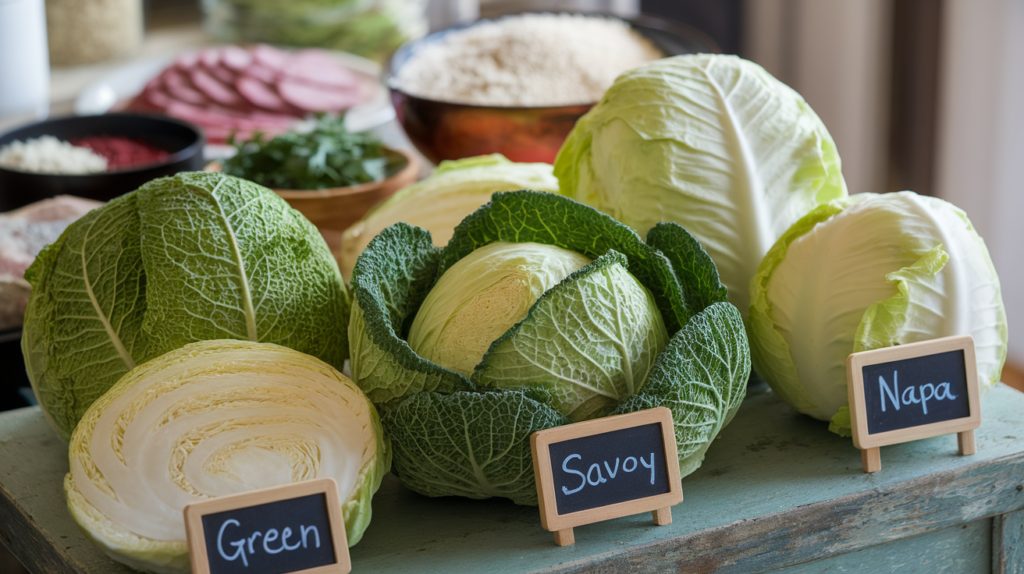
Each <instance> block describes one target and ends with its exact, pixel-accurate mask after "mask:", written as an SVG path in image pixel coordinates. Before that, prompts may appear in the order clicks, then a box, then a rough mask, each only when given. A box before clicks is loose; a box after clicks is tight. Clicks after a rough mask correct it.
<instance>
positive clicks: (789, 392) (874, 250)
mask: <svg viewBox="0 0 1024 574" xmlns="http://www.w3.org/2000/svg"><path fill="white" fill-rule="evenodd" d="M752 288H753V293H754V299H753V302H752V304H751V307H750V315H749V327H750V339H751V341H750V344H751V354H752V357H753V362H754V367H755V368H756V369H757V370H758V372H759V373H761V374H762V375H763V376H764V377H765V379H766V380H767V381H768V383H769V384H770V385H771V386H772V388H773V389H774V390H775V391H776V392H777V393H779V395H780V396H782V398H783V399H784V400H786V401H787V402H789V403H790V404H791V405H793V406H794V407H795V408H796V409H797V410H799V411H801V412H804V413H806V414H809V415H811V416H814V417H816V418H819V419H822V420H829V419H832V422H833V425H832V429H833V430H834V431H836V432H840V433H844V432H848V426H847V425H848V415H846V414H844V413H842V409H843V408H844V407H846V406H847V387H846V357H847V356H848V355H849V354H850V353H854V352H860V351H866V350H871V349H877V348H882V347H888V346H892V345H897V344H906V343H913V342H918V341H925V340H929V339H934V338H939V337H946V336H952V335H964V334H968V335H971V336H972V337H973V338H974V342H975V350H976V355H977V364H978V379H979V381H980V382H981V386H982V391H985V390H987V389H988V388H989V387H991V386H992V385H993V384H995V382H996V381H998V380H999V375H1000V372H1001V370H1002V366H1003V362H1004V361H1005V359H1006V334H1007V332H1006V313H1005V311H1004V308H1003V303H1002V295H1001V293H1000V286H999V278H998V276H997V275H996V272H995V268H994V267H993V266H992V262H991V259H990V258H989V255H988V251H987V249H986V248H985V243H984V241H983V240H982V239H981V237H979V236H978V234H977V232H976V231H975V230H974V228H973V227H972V226H971V224H970V221H969V220H968V219H967V216H966V215H965V214H964V213H963V211H961V210H959V209H957V208H956V207H953V206H952V205H950V204H948V203H946V202H944V201H942V200H940V199H936V198H930V197H923V196H919V195H916V194H914V193H911V192H900V193H892V194H885V195H874V194H861V195H858V196H853V197H851V198H850V199H849V200H847V201H840V202H834V203H833V204H831V205H828V206H822V207H820V208H818V209H817V210H815V211H814V212H812V213H810V214H808V215H807V216H806V217H805V218H803V219H802V220H801V221H799V222H797V223H796V224H795V225H794V226H793V227H792V228H791V229H790V230H789V231H788V232H787V233H786V234H785V235H783V237H782V238H780V239H779V242H778V243H776V245H775V246H774V247H773V248H772V251H771V252H769V254H768V256H767V257H765V260H764V262H763V263H762V265H761V268H760V269H759V270H758V274H757V276H756V277H755V278H754V281H753V282H752ZM837 414H838V415H839V416H838V417H836V415H837Z"/></svg>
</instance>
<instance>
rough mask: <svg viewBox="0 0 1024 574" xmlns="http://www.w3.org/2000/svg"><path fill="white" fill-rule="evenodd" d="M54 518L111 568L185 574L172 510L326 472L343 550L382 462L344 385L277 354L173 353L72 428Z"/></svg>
mask: <svg viewBox="0 0 1024 574" xmlns="http://www.w3.org/2000/svg"><path fill="white" fill-rule="evenodd" d="M68 454H69V459H70V472H69V473H68V474H67V476H66V477H65V480H64V486H65V492H66V494H67V499H68V510H69V511H70V512H71V516H72V517H73V518H74V520H75V521H76V522H77V523H78V525H79V527H80V528H81V529H82V531H83V532H84V533H85V534H86V536H87V537H89V538H90V539H91V540H92V541H93V542H94V543H95V544H97V545H98V546H100V548H101V549H102V550H103V551H104V552H106V553H107V554H108V555H110V556H111V557H112V558H113V559H115V560H118V561H120V562H124V563H126V564H128V565H130V566H132V567H134V568H137V569H141V570H146V571H149V572H160V573H179V572H187V571H188V569H189V559H188V545H187V543H186V541H185V524H184V522H183V521H182V519H181V516H182V514H181V513H182V511H183V509H184V507H185V506H187V505H188V504H192V503H195V502H201V501H204V500H208V499H210V498H213V497H217V496H225V495H230V494H238V493H242V492H247V491H250V490H254V489H258V488H269V487H273V486H279V485H283V484H289V483H292V482H299V481H303V480H310V479H314V478H321V477H331V478H333V479H334V480H335V481H336V482H337V483H338V491H339V496H340V498H341V501H342V516H343V518H344V520H345V531H346V534H347V536H348V543H349V545H350V546H351V545H354V544H356V543H357V542H359V540H360V538H361V537H362V535H363V532H364V531H365V530H366V527H367V526H368V525H369V522H370V517H371V514H372V511H371V507H370V500H371V498H372V496H373V494H374V493H375V492H376V491H377V489H378V488H379V487H380V483H381V480H382V479H383V476H384V473H386V472H387V470H388V468H389V467H390V464H391V450H390V444H389V441H388V439H387V438H386V437H385V435H384V433H383V429H382V427H381V425H380V420H379V418H378V416H377V412H376V410H375V409H374V407H373V405H372V404H371V403H370V402H369V400H368V399H367V398H366V396H365V395H363V394H362V393H361V392H360V391H359V389H358V388H357V387H356V386H355V385H354V384H353V383H352V381H350V380H349V379H348V378H347V377H345V376H344V375H342V374H341V373H339V372H338V371H337V370H336V369H334V368H333V367H331V366H330V365H328V364H327V363H324V362H322V361H320V360H318V359H316V358H314V357H311V356H309V355H306V354H303V353H299V352H298V351H294V350H292V349H288V348H286V347H281V346H278V345H272V344H267V343H251V342H248V341H236V340H217V341H202V342H199V343H193V344H190V345H186V346H185V347H182V348H181V349H178V350H175V351H172V352H170V353H167V354H164V355H161V356H159V357H157V358H155V359H153V360H151V361H149V362H147V363H144V364H142V365H140V366H139V367H137V368H135V369H133V370H132V371H130V372H129V373H128V374H126V375H125V376H124V377H123V378H122V379H121V380H120V381H118V383H117V384H116V385H114V386H113V387H112V388H111V389H110V391H109V392H107V393H106V394H104V395H103V396H102V397H101V398H100V399H99V400H97V401H96V402H95V403H93V405H92V406H91V407H90V408H89V410H88V411H87V412H86V414H85V416H84V417H83V418H82V421H81V423H80V424H79V425H78V427H76V428H75V432H74V434H73V435H72V439H71V444H70V448H69V451H68Z"/></svg>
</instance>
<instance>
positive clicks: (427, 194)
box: [337, 153, 558, 280]
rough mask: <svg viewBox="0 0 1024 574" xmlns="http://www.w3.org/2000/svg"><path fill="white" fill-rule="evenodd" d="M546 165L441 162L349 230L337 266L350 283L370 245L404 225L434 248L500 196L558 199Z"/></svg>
mask: <svg viewBox="0 0 1024 574" xmlns="http://www.w3.org/2000/svg"><path fill="white" fill-rule="evenodd" d="M552 169H553V168H552V167H551V165H550V164H547V163H515V162H511V161H509V160H508V159H506V158H505V156H503V155H501V154H497V153H495V154H491V155H482V156H477V157H469V158H465V159H459V160H446V161H442V162H441V163H440V165H438V166H437V169H436V170H434V173H432V174H430V176H429V177H427V178H426V179H424V180H422V181H419V182H417V183H414V184H413V185H410V186H409V187H406V188H405V189H402V190H401V191H399V192H398V193H396V194H395V195H393V196H391V197H390V198H389V199H388V200H387V201H385V202H384V203H381V204H380V205H378V206H376V207H374V208H373V209H372V210H370V212H369V213H367V214H366V215H365V216H364V217H363V218H362V219H360V220H359V221H358V222H356V223H355V224H353V225H352V226H351V227H349V228H348V229H346V230H345V233H344V234H343V235H342V240H341V250H340V251H338V254H337V257H338V264H339V265H340V266H341V274H342V275H343V276H344V277H345V279H346V280H348V279H349V278H351V277H352V268H353V267H354V266H355V264H356V258H357V257H359V254H360V253H362V252H363V249H366V246H367V244H369V243H370V240H371V239H373V238H374V237H376V236H377V234H378V233H380V232H381V230H383V229H384V228H385V227H387V226H389V225H391V224H392V223H398V222H399V221H404V222H406V223H408V224H410V225H415V226H417V227H422V228H423V229H426V230H427V231H429V232H430V233H431V234H432V235H433V237H434V242H435V245H438V246H441V245H444V244H445V243H447V242H448V240H449V239H451V237H452V233H453V232H454V230H455V226H456V225H458V224H459V222H460V221H462V219H463V218H464V217H466V216H467V215H469V214H470V213H472V212H473V211H474V210H476V209H477V208H479V207H480V206H481V205H483V204H485V203H487V202H488V201H490V200H491V194H492V193H494V192H496V191H512V190H516V189H536V190H539V191H550V192H553V193H558V180H557V179H555V176H554V174H553V173H552Z"/></svg>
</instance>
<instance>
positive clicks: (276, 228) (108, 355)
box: [22, 173, 349, 440]
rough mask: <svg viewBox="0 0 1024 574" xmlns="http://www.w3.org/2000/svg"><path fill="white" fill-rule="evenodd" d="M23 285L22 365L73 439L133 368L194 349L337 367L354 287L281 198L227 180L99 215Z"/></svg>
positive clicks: (193, 181) (149, 188)
mask: <svg viewBox="0 0 1024 574" xmlns="http://www.w3.org/2000/svg"><path fill="white" fill-rule="evenodd" d="M25 278H26V279H27V280H28V281H29V283H31V284H32V296H31V299H30V300H29V304H28V309H27V311H26V313H25V324H24V334H23V337H22V350H23V352H24V355H25V365H26V367H27V369H28V375H29V378H30V380H31V381H32V387H33V389H34V390H35V393H36V397H38V399H39V403H40V404H41V406H42V407H43V412H44V413H45V414H46V416H47V418H48V419H49V421H50V423H51V424H52V425H53V427H54V428H55V429H56V430H57V432H58V434H60V436H61V437H62V438H64V439H65V440H67V439H68V437H69V436H71V431H72V430H73V429H74V428H75V425H76V424H77V423H78V421H79V419H80V418H81V417H82V415H83V414H84V413H85V411H86V409H88V408H89V405H91V404H92V403H93V402H94V401H95V400H96V399H98V398H99V397H100V396H101V395H103V393H105V392H106V391H107V389H109V388H110V387H112V386H113V385H114V383H116V382H117V380H118V379H120V378H121V377H122V376H123V375H124V374H125V373H127V372H128V371H129V370H131V369H133V368H135V367H136V366H137V365H141V364H142V363H144V362H146V361H148V360H150V359H152V358H154V357H157V356H159V355H161V354H163V353H166V352H168V351H171V350H174V349H178V348H180V347H182V346H183V345H185V344H188V343H191V342H193V341H201V340H206V339H241V340H246V341H259V342H271V343H278V344H280V345H284V346H286V347H290V348H292V349H295V350H297V351H301V352H303V353H307V354H310V355H313V356H315V357H317V358H319V359H322V360H324V361H325V362H327V363H329V364H331V365H333V366H334V367H335V368H338V369H341V368H342V367H343V366H344V363H345V359H346V358H347V357H348V341H347V338H346V333H345V329H344V325H345V324H347V322H348V312H349V309H348V306H349V299H348V293H347V291H346V289H345V284H344V283H343V282H342V279H341V274H340V273H339V272H338V266H337V263H335V261H334V258H333V257H331V254H330V251H329V250H328V249H327V245H326V244H325V243H324V240H323V238H322V237H321V236H320V234H319V233H318V232H317V230H316V228H315V227H313V225H312V224H311V223H310V222H309V221H308V220H307V219H306V218H304V217H303V216H302V214H300V213H299V212H297V211H295V210H294V209H292V208H290V207H289V206H288V204H287V203H286V202H285V201H284V200H283V199H281V198H280V197H278V196H277V194H275V193H274V192H272V191H270V190H269V189H267V188H264V187H260V186H259V185H256V184H254V183H251V182H248V181H245V180H242V179H238V178H234V177H230V176H227V175H224V174H220V173H181V174H178V175H176V176H174V177H166V178H161V179H156V180H153V181H151V182H149V183H147V184H145V185H143V186H142V187H141V188H139V189H138V190H136V191H134V192H132V193H129V194H127V195H123V196H121V197H119V198H117V199H114V200H112V201H110V202H109V203H107V204H106V205H104V206H103V207H100V208H98V209H95V210H93V211H90V212H89V213H88V214H87V215H85V216H84V217H83V218H81V219H79V220H78V221H76V222H75V223H73V224H71V226H69V227H68V228H67V229H66V230H65V231H64V233H63V234H62V235H61V236H60V238H58V239H57V241H56V242H55V243H54V244H53V245H50V246H49V247H47V248H46V249H44V250H43V251H42V253H40V254H39V257H38V258H37V259H36V260H35V262H34V263H33V264H32V266H31V267H30V268H29V269H28V271H27V272H26V273H25Z"/></svg>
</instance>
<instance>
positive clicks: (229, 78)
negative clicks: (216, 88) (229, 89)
mask: <svg viewBox="0 0 1024 574" xmlns="http://www.w3.org/2000/svg"><path fill="white" fill-rule="evenodd" d="M206 71H207V72H209V73H210V75H211V76H213V77H214V78H217V79H218V80H220V81H221V82H224V83H225V84H227V85H229V86H233V85H234V84H235V79H236V78H238V74H236V73H235V72H234V71H233V70H232V69H231V68H228V67H227V66H223V65H221V66H217V67H216V68H212V69H206Z"/></svg>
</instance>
